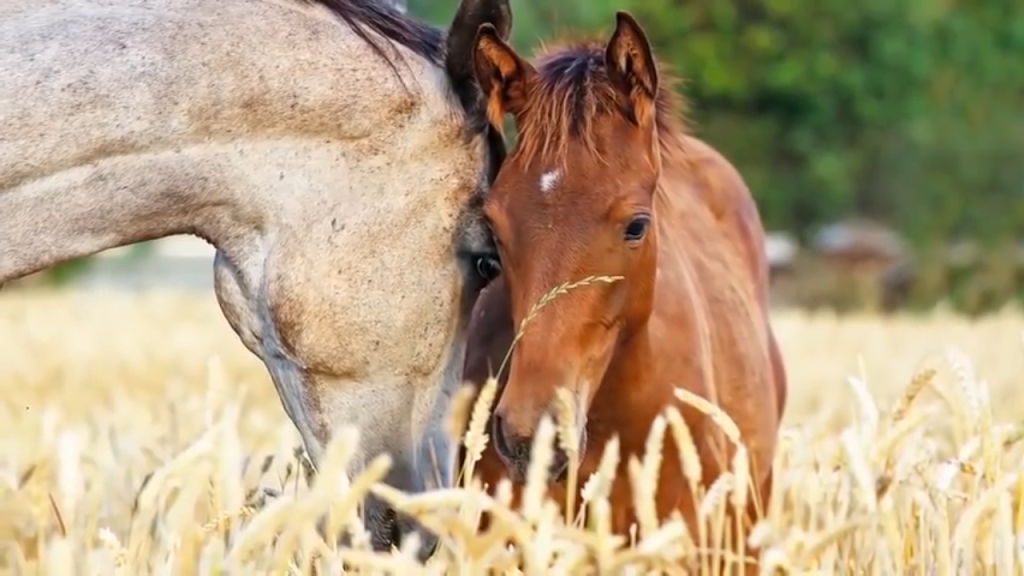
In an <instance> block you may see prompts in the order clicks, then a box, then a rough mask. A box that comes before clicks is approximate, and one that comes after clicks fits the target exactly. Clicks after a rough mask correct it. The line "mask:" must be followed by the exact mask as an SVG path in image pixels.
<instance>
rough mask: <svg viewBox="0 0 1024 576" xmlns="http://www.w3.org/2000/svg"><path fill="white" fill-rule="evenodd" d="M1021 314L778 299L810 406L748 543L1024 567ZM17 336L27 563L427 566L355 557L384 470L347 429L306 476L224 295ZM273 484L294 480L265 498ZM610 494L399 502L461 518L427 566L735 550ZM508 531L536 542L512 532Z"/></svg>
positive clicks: (179, 569)
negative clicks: (891, 309)
mask: <svg viewBox="0 0 1024 576" xmlns="http://www.w3.org/2000/svg"><path fill="white" fill-rule="evenodd" d="M1022 320H1024V316H1022V315H1021V314H1020V313H1019V312H1009V311H1008V312H1006V313H1003V314H1000V315H997V316H993V317H989V318H987V319H982V320H978V321H975V322H970V321H968V320H965V319H961V318H958V317H956V316H952V315H943V314H934V315H932V316H930V317H927V318H917V319H914V318H893V319H879V318H874V317H856V316H855V317H844V318H837V317H835V316H831V315H825V314H822V315H808V314H805V313H798V312H779V313H778V314H777V316H776V321H775V322H776V326H777V330H778V334H779V338H780V340H781V344H782V347H783V352H784V355H785V357H786V361H787V365H788V370H789V373H790V378H791V380H790V382H791V384H790V395H789V398H790V400H789V405H788V409H787V417H786V422H785V430H784V432H783V440H782V443H781V450H780V453H779V455H778V463H779V466H780V467H781V468H780V470H779V471H778V472H777V473H776V481H775V489H776V493H775V499H774V501H773V507H772V508H771V509H770V510H769V519H768V521H766V522H765V523H764V524H763V525H760V526H758V527H756V528H755V529H754V530H753V531H752V533H751V534H750V535H749V536H750V538H752V539H754V540H756V541H759V542H761V543H762V544H763V550H764V552H763V554H764V556H763V558H762V560H763V561H762V567H763V568H764V569H766V570H767V569H770V568H771V567H772V566H776V567H778V568H780V569H783V570H784V571H785V572H788V573H808V572H813V573H851V572H850V571H851V570H852V571H853V572H856V573H870V574H954V573H955V574H961V573H977V574H1007V575H1009V574H1020V573H1021V571H1022V569H1024V476H1022V473H1024V449H1022V447H1021V445H1022V444H1024V441H1022V439H1024V427H1022V426H1021V423H1022V422H1024V395H1022V394H1020V393H1019V392H1018V390H1020V386H1021V384H1022V382H1021V375H1022V374H1024V321H1022ZM0 350H2V352H0V386H2V388H3V392H2V395H0V494H2V497H0V545H2V546H3V548H2V549H0V570H3V571H4V572H5V573H26V572H27V573H47V574H85V573H89V574H93V573H95V574H114V573H125V574H127V573H131V574H135V573H160V574H171V573H174V574H179V573H197V572H201V573H204V574H205V573H217V572H221V571H224V570H231V571H232V572H237V571H238V569H239V568H241V567H246V568H248V569H251V570H258V571H259V572H260V573H265V572H267V571H270V572H272V573H275V574H276V573H309V572H310V571H311V567H314V566H321V567H322V568H326V569H327V570H326V571H328V572H331V573H336V568H337V567H338V566H339V565H340V562H342V561H344V562H346V563H347V564H349V565H351V566H356V567H358V568H360V570H359V571H361V572H362V571H366V572H374V571H379V573H392V574H394V573H409V574H411V573H414V572H418V571H419V570H424V568H418V567H416V566H413V564H412V560H411V559H410V557H409V556H407V555H403V553H402V551H396V552H395V553H394V555H393V556H390V557H388V556H383V555H381V556H374V555H372V554H370V553H369V552H367V551H366V550H365V548H364V549H360V548H359V545H360V541H358V540H357V541H356V545H357V546H356V548H355V549H348V550H336V549H332V547H330V546H327V545H326V544H324V542H323V540H322V539H321V538H320V537H319V536H318V535H317V532H316V528H315V521H314V520H315V518H316V517H317V515H318V514H322V513H324V512H326V511H330V518H331V519H332V522H331V524H332V525H345V526H354V525H356V524H355V523H356V522H357V520H355V519H354V515H353V513H352V512H353V503H354V501H355V499H356V496H358V495H359V494H361V493H363V492H365V491H366V490H368V489H369V485H371V484H373V482H374V479H375V478H377V477H379V475H380V473H381V470H380V468H379V465H381V464H382V462H378V467H377V468H376V469H375V468H373V467H371V469H370V470H369V471H368V472H367V473H366V474H364V475H363V476H361V477H357V478H354V479H352V480H351V481H349V480H346V479H345V478H344V477H343V476H342V475H341V474H340V472H339V469H341V468H342V466H343V463H344V462H345V458H346V454H347V453H348V452H349V451H350V449H351V442H352V441H353V440H354V437H353V435H352V434H350V433H346V434H342V435H341V436H340V437H339V440H338V441H337V442H336V443H335V444H334V445H332V446H331V450H330V451H329V454H330V458H329V459H328V462H327V463H325V464H324V465H323V466H322V468H321V470H320V471H319V480H318V482H317V484H315V485H314V486H313V487H312V488H310V487H307V486H306V485H305V483H304V482H303V481H301V480H299V475H298V474H296V473H295V470H296V468H297V460H296V458H295V456H294V455H293V448H294V447H295V446H297V445H298V443H299V441H298V435H297V434H296V433H295V431H294V430H293V429H292V427H291V426H290V424H289V423H288V421H287V420H286V418H285V415H284V413H283V410H282V409H281V408H280V405H279V404H278V402H277V399H276V396H275V395H274V392H273V389H272V387H271V385H270V382H269V379H268V377H267V376H266V374H265V373H264V372H263V369H262V366H261V365H260V364H259V363H258V361H256V360H255V359H254V358H253V357H251V356H250V355H249V354H248V353H247V352H246V351H245V350H244V348H243V347H242V345H241V344H240V343H239V342H238V340H237V339H236V338H235V336H234V334H233V333H231V332H230V330H229V329H228V328H227V326H226V324H225V322H224V321H223V320H222V318H221V317H220V315H219V312H218V310H217V308H216V305H215V303H214V300H213V297H212V295H204V296H201V297H197V296H185V295H150V296H140V297H137V298H130V299H128V298H123V297H122V298H114V297H103V296H99V295H92V296H87V295H79V296H71V295H63V296H62V295H23V294H6V295H3V296H0ZM270 456H273V458H272V459H268V457H270ZM150 474H152V475H151V477H149V479H148V481H146V482H144V480H146V478H147V476H148V475H150ZM729 479H730V481H731V485H732V486H733V487H735V486H737V485H739V484H741V482H736V481H735V480H736V477H729ZM585 480H587V479H580V481H581V483H583V482H584V481H585ZM143 485H144V488H143ZM261 487H262V488H271V489H273V490H276V491H277V492H280V493H281V495H280V496H278V497H276V498H269V499H265V501H264V502H258V501H254V499H255V500H259V499H260V498H258V497H257V498H254V497H253V496H252V493H257V494H258V493H259V492H260V491H259V490H257V489H258V488H261ZM140 488H141V489H140ZM729 488H730V482H726V483H723V484H722V485H721V486H720V487H719V488H718V489H713V490H712V491H711V492H712V493H711V494H709V495H708V496H707V497H706V501H705V503H704V506H703V508H704V509H705V510H706V511H707V512H708V515H709V517H710V518H714V517H715V516H716V513H715V512H716V510H718V509H719V508H720V506H719V505H720V501H721V500H723V499H725V498H742V497H743V495H742V494H741V493H740V492H741V491H734V492H733V493H732V494H730V493H729ZM588 490H589V491H590V494H591V495H593V502H591V503H588V508H587V510H588V514H590V515H591V518H590V519H589V520H588V521H587V525H586V526H579V525H576V526H569V525H565V524H564V523H562V522H560V521H558V520H557V519H556V513H555V512H554V511H553V509H552V508H551V507H550V506H545V505H543V503H541V502H540V501H539V500H537V501H533V500H529V499H528V502H527V505H528V507H527V508H526V509H524V510H522V511H507V512H505V513H500V512H501V509H502V508H503V507H504V504H503V501H502V499H501V498H498V499H496V500H488V499H486V498H484V497H483V496H481V495H480V493H479V492H476V491H474V490H473V489H472V487H467V488H459V489H453V490H449V491H447V492H443V493H435V494H429V495H426V496H422V497H419V498H413V499H410V498H405V497H402V496H401V495H394V494H388V493H384V494H383V495H384V496H387V497H391V498H393V499H396V500H397V503H398V504H399V505H400V506H401V507H402V508H403V509H405V510H407V511H413V512H416V513H418V514H420V515H422V516H423V517H424V519H425V521H426V522H428V523H429V524H430V525H431V526H432V527H434V528H435V529H437V530H438V531H440V532H441V534H442V537H443V541H444V546H443V547H442V549H441V550H440V551H439V552H438V553H437V554H436V555H435V557H434V558H433V559H432V560H431V561H430V562H429V563H428V566H427V567H426V568H425V570H427V571H429V572H430V573H435V574H441V573H456V572H458V573H463V574H470V573H472V574H475V573H484V571H485V568H486V567H488V566H493V567H499V568H500V567H506V568H508V567H510V566H514V565H516V564H517V563H520V564H521V565H522V566H523V571H524V572H525V573H530V574H547V573H549V571H550V572H552V573H575V572H573V570H572V568H573V567H577V568H578V567H580V566H583V565H584V564H588V565H591V566H596V567H599V568H600V570H599V571H600V573H639V572H642V571H646V570H648V569H652V568H656V569H665V570H666V571H669V572H672V571H675V570H672V569H670V568H667V567H668V566H670V565H671V564H672V563H673V562H678V560H679V559H680V558H683V557H688V556H691V555H692V554H693V553H694V549H695V548H696V547H701V548H705V547H709V546H713V545H714V540H712V541H710V542H707V541H705V542H703V543H702V542H701V541H700V540H701V538H698V535H693V536H692V537H691V536H690V535H688V534H686V533H685V531H684V530H683V529H682V525H681V524H679V523H675V522H670V523H667V524H665V525H662V526H656V525H649V524H647V523H644V524H645V525H643V526H641V527H640V530H639V531H638V533H637V534H636V537H635V541H634V542H632V543H630V542H615V541H613V539H612V538H610V537H609V536H608V535H607V534H604V533H603V530H602V526H603V522H602V521H601V518H602V514H603V512H604V508H603V506H602V502H601V501H600V500H601V499H600V494H601V490H602V485H601V482H599V481H598V482H596V483H592V484H590V485H589V486H588ZM641 504H642V502H641ZM481 507H488V508H489V509H491V510H497V511H499V517H500V518H502V520H501V521H500V522H497V524H498V527H497V528H496V530H498V532H497V533H495V534H475V533H474V532H473V531H472V530H469V529H466V526H470V525H472V523H473V521H474V518H475V514H476V513H478V512H479V509H480V508H481ZM505 537H511V538H512V539H513V540H515V541H517V542H519V544H520V545H519V546H518V547H517V548H515V550H517V551H518V552H513V551H512V550H510V549H508V548H506V547H505V546H500V545H498V541H499V539H501V538H505ZM695 541H696V542H695ZM332 566H333V567H334V568H335V569H334V570H332V569H331V567H332ZM630 567H631V568H630ZM659 567H661V568H659ZM626 568H629V569H628V570H625V571H624V570H623V569H626ZM320 573H323V571H321V572H320Z"/></svg>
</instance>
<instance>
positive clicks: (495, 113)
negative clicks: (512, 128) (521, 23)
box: [473, 24, 536, 130]
mask: <svg viewBox="0 0 1024 576" xmlns="http://www.w3.org/2000/svg"><path fill="white" fill-rule="evenodd" d="M473 64H474V66H475V67H476V79H477V82H478V83H479V84H480V90H481V91H482V92H483V94H484V101H485V102H486V103H487V119H488V120H489V121H490V123H491V124H492V125H493V126H495V127H496V128H498V129H499V130H500V129H501V126H502V125H503V123H504V120H505V114H512V115H513V116H518V115H519V114H520V113H521V112H522V111H523V108H524V107H525V105H526V92H527V87H528V85H529V83H530V82H532V81H533V77H534V74H536V72H535V71H534V69H533V66H532V65H530V63H529V62H527V61H526V60H524V59H522V58H521V57H520V56H519V54H516V51H515V50H513V49H512V47H511V46H509V45H508V44H506V43H505V41H504V40H502V39H501V37H500V36H499V35H498V31H497V30H496V29H495V28H494V26H491V25H490V24H484V25H483V26H481V27H480V30H479V31H478V32H477V35H476V51H475V52H474V54H473Z"/></svg>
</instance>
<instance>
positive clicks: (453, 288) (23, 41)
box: [0, 0, 511, 547]
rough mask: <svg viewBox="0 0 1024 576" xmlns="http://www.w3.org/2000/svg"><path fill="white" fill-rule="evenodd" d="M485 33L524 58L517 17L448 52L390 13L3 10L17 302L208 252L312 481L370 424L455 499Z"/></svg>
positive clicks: (2, 86)
mask: <svg viewBox="0 0 1024 576" xmlns="http://www.w3.org/2000/svg"><path fill="white" fill-rule="evenodd" d="M483 23H491V24H493V25H494V26H496V27H497V28H498V29H499V30H501V31H502V34H503V35H505V36H506V37H507V35H508V33H509V30H510V27H511V14H510V10H509V7H508V3H507V0H464V1H463V3H462V5H461V6H460V8H459V10H458V13H457V14H456V15H455V18H454V20H453V22H452V25H451V27H450V29H449V31H448V33H447V34H445V33H444V32H443V31H440V30H437V29H434V28H432V27H429V26H426V25H424V24H422V23H418V22H415V21H413V20H411V19H409V18H407V17H405V16H403V15H401V14H400V13H398V12H396V11H393V10H392V9H390V8H386V7H384V6H383V5H381V4H376V3H373V0H315V1H314V0H308V1H302V0H217V1H211V0H5V1H4V2H3V4H2V6H0V283H3V282H5V281H8V280H11V279H14V278H18V277H21V276H24V275H27V274H30V273H33V272H36V271H39V270H42V269H44V268H47V267H49V266H52V265H54V264H57V263H59V262H64V261H67V260H69V259H72V258H76V257H80V256H85V255H89V254H94V253H96V252H99V251H101V250H105V249H107V248H112V247H116V246H122V245H125V244H130V243H134V242H138V241H143V240H149V239H154V238H159V237H163V236H168V235H172V234H194V235H196V236H198V237H200V238H203V239H205V240H206V241H208V242H210V243H211V244H212V245H213V246H214V247H215V248H216V250H217V256H216V259H215V264H214V267H215V281H216V291H217V298H218V301H219V302H220V306H221V309H222V310H223V313H224V316H225V317H226V318H227V320H228V322H229V323H230V324H231V326H232V328H233V329H234V330H235V332H236V333H237V334H238V336H239V337H240V338H241V340H242V342H243V343H244V344H245V346H246V347H247V348H248V349H249V350H250V351H252V353H254V354H255V355H256V356H258V357H259V358H260V359H261V360H262V361H263V362H264V364H265V365H266V367H267V369H268V370H269V373H270V375H271V377H272V379H273V381H274V385H275V386H276V388H277V392H278V395H279V397H280V399H281V403H282V404H283V406H284V409H285V412H286V413H287V414H288V417H289V418H290V419H291V421H292V422H293V423H294V424H295V426H296V427H297V428H298V431H299V433H300V434H301V436H302V439H303V442H304V444H305V446H306V448H307V450H308V452H309V454H310V456H311V458H312V460H313V462H314V464H315V463H316V462H317V461H318V459H319V458H320V456H321V454H322V451H323V448H324V447H325V445H326V443H327V442H328V440H329V438H330V437H331V434H332V431H333V430H335V429H337V428H338V427H339V426H342V425H356V426H358V427H359V428H360V429H361V438H362V457H363V461H365V459H366V458H368V457H371V456H373V455H376V454H379V453H382V452H388V453H390V454H391V455H392V457H393V459H394V466H393V468H392V471H391V472H390V473H389V476H388V477H387V479H386V480H387V482H388V483H390V484H391V485H393V486H395V487H398V488H401V489H404V490H408V491H412V492H418V491H422V490H425V489H427V488H429V487H431V486H430V484H431V482H432V480H431V479H432V478H434V477H435V475H436V476H437V477H439V480H440V483H441V484H442V485H444V486H448V485H450V484H451V482H452V470H453V464H454V462H453V460H454V456H455V453H456V449H455V447H453V446H452V442H451V440H450V439H449V438H448V437H447V435H446V434H445V427H444V418H445V412H446V408H447V405H448V400H449V399H450V397H451V395H452V393H453V389H454V388H455V387H456V386H457V385H459V384H460V382H461V365H462V357H463V352H464V347H465V335H464V330H465V326H466V323H467V318H468V314H469V311H470V309H471V307H472V306H473V304H474V302H475V300H476V296H477V294H478V293H479V291H480V290H481V288H482V287H483V286H484V285H485V284H486V282H487V281H488V280H489V279H490V278H492V277H493V276H494V275H495V274H496V273H497V271H498V264H497V260H496V256H495V254H496V253H495V249H494V247H493V244H492V240H491V238H490V235H489V234H488V233H487V230H486V228H485V226H484V225H483V223H482V220H481V218H480V216H479V213H478V210H479V205H480V201H481V197H482V195H483V194H484V193H485V192H486V188H487V186H488V183H489V182H490V180H491V179H492V178H493V175H494V172H495V171H496V169H497V166H498V165H499V164H500V162H501V160H502V157H503V155H504V148H503V144H502V142H501V139H500V137H499V136H497V135H496V132H495V131H494V130H493V128H492V127H490V126H489V125H488V124H487V122H486V120H485V119H484V115H483V114H482V111H481V104H480V101H479V98H478V89H477V86H476V84H475V80H474V79H473V74H472V72H471V61H470V54H471V48H472V42H473V39H474V37H475V35H476V32H477V30H478V28H479V26H480V25H481V24H483ZM434 463H439V464H440V467H439V470H436V471H435V470H434V468H435V466H434ZM366 520H367V523H368V526H369V528H370V530H371V533H372V534H373V537H374V542H375V543H376V544H377V546H378V547H383V546H387V545H389V544H391V543H393V542H395V541H396V540H397V539H398V538H399V537H400V535H401V533H403V532H406V531H408V530H419V529H420V528H419V527H417V526H416V525H415V524H414V523H412V522H410V521H408V520H405V519H401V520H400V521H398V522H396V521H395V517H394V513H393V512H392V511H390V510H388V509H387V508H386V507H385V506H383V505H382V504H381V503H380V502H378V501H370V502H367V504H366ZM422 536H423V537H424V539H425V541H426V542H428V543H429V542H432V541H433V539H432V538H431V536H430V535H429V534H422Z"/></svg>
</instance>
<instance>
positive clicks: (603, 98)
mask: <svg viewBox="0 0 1024 576" xmlns="http://www.w3.org/2000/svg"><path fill="white" fill-rule="evenodd" d="M533 65H534V67H535V68H536V70H537V76H536V82H535V83H534V85H533V86H531V88H530V90H531V94H530V97H529V98H528V99H527V104H526V105H527V107H528V108H527V111H528V112H527V114H526V115H525V118H524V120H525V121H524V122H523V123H521V124H520V125H519V126H518V131H519V137H518V141H519V145H518V146H519V151H518V152H517V154H519V155H522V156H523V157H524V160H526V161H527V162H529V161H530V159H531V158H535V157H536V156H537V155H538V154H541V153H543V154H544V155H545V156H547V157H554V158H556V159H557V160H556V161H561V160H564V158H565V155H566V153H567V149H568V145H569V143H570V142H573V141H576V142H580V143H582V144H583V145H584V146H585V147H586V149H587V151H588V153H591V154H593V155H594V156H596V157H601V155H600V154H599V151H598V150H597V144H596V142H595V141H594V128H595V122H597V121H598V120H600V119H601V118H602V117H603V116H606V115H609V114H619V113H621V112H620V109H619V106H618V104H617V103H616V99H615V91H614V87H613V86H612V84H611V81H610V80H609V79H608V73H607V69H606V67H605V41H604V40H592V39H584V40H580V41H574V42H563V43H560V44H555V45H544V46H542V47H541V49H540V52H539V55H538V56H537V57H536V58H535V59H534V62H533ZM656 65H657V67H658V94H657V96H656V99H655V100H656V106H655V108H656V110H655V122H656V124H657V128H658V139H659V146H660V148H661V155H662V157H663V158H666V157H669V156H670V155H671V156H672V157H675V158H680V155H679V153H680V152H682V148H683V139H684V136H685V135H686V133H687V121H686V117H685V113H686V110H687V105H686V101H685V100H684V99H683V97H682V96H681V95H680V94H679V92H678V91H677V90H676V85H677V84H678V82H679V80H678V79H677V78H676V77H675V76H674V75H672V73H671V71H670V70H668V69H667V67H666V66H665V65H663V64H660V63H658V64H656ZM683 157H685V155H683Z"/></svg>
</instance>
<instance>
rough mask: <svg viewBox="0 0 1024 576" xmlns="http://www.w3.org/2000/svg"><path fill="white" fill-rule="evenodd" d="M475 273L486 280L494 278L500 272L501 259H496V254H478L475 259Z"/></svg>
mask: <svg viewBox="0 0 1024 576" xmlns="http://www.w3.org/2000/svg"><path fill="white" fill-rule="evenodd" d="M476 273H477V274H479V275H480V277H481V278H483V279H484V280H486V281H488V282H490V281H491V280H494V279H495V278H497V277H498V275H499V274H501V260H498V257H497V256H494V255H491V254H488V255H486V256H478V257H477V259H476Z"/></svg>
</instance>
